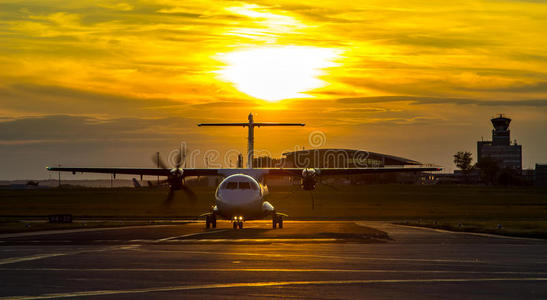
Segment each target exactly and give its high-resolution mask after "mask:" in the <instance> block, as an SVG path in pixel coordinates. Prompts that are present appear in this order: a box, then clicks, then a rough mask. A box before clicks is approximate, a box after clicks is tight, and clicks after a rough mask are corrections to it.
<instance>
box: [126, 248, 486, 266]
mask: <svg viewBox="0 0 547 300" xmlns="http://www.w3.org/2000/svg"><path fill="white" fill-rule="evenodd" d="M136 250H137V251H141V252H180V253H189V254H216V255H241V256H264V257H280V258H285V257H309V258H334V259H341V260H348V259H356V260H381V261H417V262H443V263H444V262H448V263H483V264H484V263H487V262H486V261H479V260H477V259H472V260H463V259H425V258H385V257H362V256H335V255H313V254H288V253H281V254H273V253H250V252H213V251H190V250H150V249H143V248H139V249H136Z"/></svg>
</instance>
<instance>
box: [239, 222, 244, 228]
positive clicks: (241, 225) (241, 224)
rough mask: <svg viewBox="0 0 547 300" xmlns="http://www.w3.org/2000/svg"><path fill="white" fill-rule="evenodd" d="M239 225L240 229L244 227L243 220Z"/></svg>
mask: <svg viewBox="0 0 547 300" xmlns="http://www.w3.org/2000/svg"><path fill="white" fill-rule="evenodd" d="M238 226H239V229H243V222H241V221H240V222H239V224H238Z"/></svg>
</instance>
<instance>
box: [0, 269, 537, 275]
mask: <svg viewBox="0 0 547 300" xmlns="http://www.w3.org/2000/svg"><path fill="white" fill-rule="evenodd" d="M0 271H25V272H28V271H46V272H67V271H69V272H73V271H81V272H283V273H285V272H286V273H290V272H294V273H423V274H452V273H456V274H492V275H494V274H495V275H547V272H514V271H452V270H392V269H389V270H384V269H275V268H274V269H264V268H262V269H259V268H246V269H242V268H222V269H220V268H209V269H205V268H0Z"/></svg>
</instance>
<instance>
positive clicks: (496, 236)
mask: <svg viewBox="0 0 547 300" xmlns="http://www.w3.org/2000/svg"><path fill="white" fill-rule="evenodd" d="M391 225H393V226H397V227H403V228H404V227H406V228H413V229H421V230H427V231H435V232H439V233H453V234H464V235H474V236H480V237H490V238H498V239H510V240H523V241H535V242H537V241H542V242H545V241H546V240H545V239H539V238H527V237H519V236H508V235H501V234H492V233H480V232H468V231H452V230H445V229H440V228H430V227H421V226H412V225H402V224H391Z"/></svg>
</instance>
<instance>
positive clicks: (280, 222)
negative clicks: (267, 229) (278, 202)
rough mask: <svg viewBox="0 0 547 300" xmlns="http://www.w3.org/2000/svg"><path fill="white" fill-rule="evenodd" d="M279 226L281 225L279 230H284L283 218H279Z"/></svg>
mask: <svg viewBox="0 0 547 300" xmlns="http://www.w3.org/2000/svg"><path fill="white" fill-rule="evenodd" d="M277 224H279V229H283V217H281V216H279V220H277Z"/></svg>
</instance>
